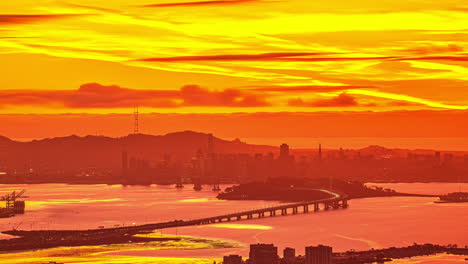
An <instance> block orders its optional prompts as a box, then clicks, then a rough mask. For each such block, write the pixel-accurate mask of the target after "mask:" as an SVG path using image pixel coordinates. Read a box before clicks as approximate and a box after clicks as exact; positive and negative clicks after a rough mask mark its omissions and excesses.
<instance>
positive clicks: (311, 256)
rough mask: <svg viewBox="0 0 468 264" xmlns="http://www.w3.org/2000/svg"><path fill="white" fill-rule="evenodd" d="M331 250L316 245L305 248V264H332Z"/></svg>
mask: <svg viewBox="0 0 468 264" xmlns="http://www.w3.org/2000/svg"><path fill="white" fill-rule="evenodd" d="M332 251H333V250H332V248H331V247H328V246H323V245H318V246H316V247H314V246H310V247H306V248H305V256H306V261H305V264H332Z"/></svg>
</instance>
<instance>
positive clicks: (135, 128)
mask: <svg viewBox="0 0 468 264" xmlns="http://www.w3.org/2000/svg"><path fill="white" fill-rule="evenodd" d="M133 118H134V124H133V134H138V133H140V131H139V129H138V105H137V106H135V108H134V110H133Z"/></svg>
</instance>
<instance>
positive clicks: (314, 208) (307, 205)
mask: <svg viewBox="0 0 468 264" xmlns="http://www.w3.org/2000/svg"><path fill="white" fill-rule="evenodd" d="M320 191H323V192H327V193H329V194H331V195H332V197H331V198H327V199H321V200H314V201H303V202H298V203H290V204H285V205H279V206H272V207H265V208H260V209H255V210H249V211H242V212H237V213H231V214H225V215H220V216H213V217H207V218H201V219H195V220H189V221H185V223H186V224H188V225H206V224H212V223H221V222H230V221H240V220H250V219H254V218H257V219H259V218H264V217H274V216H277V215H282V216H285V215H288V214H292V215H295V214H298V213H304V214H306V213H309V212H318V211H320V210H321V209H323V210H325V211H328V210H330V209H339V208H348V206H349V205H348V199H347V198H346V197H343V196H341V195H339V194H337V193H333V192H330V191H327V190H320ZM321 207H322V208H321Z"/></svg>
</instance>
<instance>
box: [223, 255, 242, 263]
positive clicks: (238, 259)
mask: <svg viewBox="0 0 468 264" xmlns="http://www.w3.org/2000/svg"><path fill="white" fill-rule="evenodd" d="M223 264H242V257H241V256H239V255H229V256H224V257H223Z"/></svg>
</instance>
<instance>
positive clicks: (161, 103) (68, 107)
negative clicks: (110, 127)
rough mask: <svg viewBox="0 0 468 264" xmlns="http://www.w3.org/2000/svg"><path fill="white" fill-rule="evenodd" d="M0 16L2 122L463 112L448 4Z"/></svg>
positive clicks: (22, 10)
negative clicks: (134, 114)
mask: <svg viewBox="0 0 468 264" xmlns="http://www.w3.org/2000/svg"><path fill="white" fill-rule="evenodd" d="M0 7H1V10H2V13H1V14H0V58H1V60H2V62H4V67H3V72H4V74H3V75H2V78H1V80H0V107H1V108H2V111H3V112H4V113H64V112H66V113H73V112H75V113H82V112H91V113H101V114H104V113H115V112H120V113H125V112H128V111H129V110H128V109H129V108H132V107H133V106H134V105H137V104H138V105H140V106H141V109H142V111H143V112H165V113H188V112H196V113H213V112H215V113H231V112H252V113H253V112H283V111H302V112H311V111H324V110H327V111H339V110H352V111H369V110H371V111H390V110H420V109H430V110H436V109H438V110H443V109H457V110H464V109H468V93H467V91H468V78H467V76H468V75H467V73H468V70H467V60H468V59H467V56H466V49H467V47H468V42H467V41H468V37H467V36H468V34H467V31H466V28H468V15H467V13H466V10H467V8H468V6H466V5H464V4H463V3H462V2H460V1H452V0H451V1H442V2H440V1H439V2H434V1H425V0H418V1H411V2H408V1H400V0H398V1H391V2H388V3H386V2H382V3H380V4H379V5H378V6H377V5H375V2H374V1H345V2H344V1H334V0H333V1H318V2H310V1H296V0H294V1H268V0H250V1H246V0H242V1H241V0H232V1H188V0H187V1H180V0H179V1H174V0H172V1H171V0H167V1H153V2H151V1H149V0H139V1H129V0H118V1H109V0H97V1H96V0H94V1H89V0H86V1H80V2H79V3H78V2H73V1H71V2H70V1H49V0H39V1H32V0H18V1H3V2H2V3H0ZM338 7H339V8H338Z"/></svg>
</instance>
